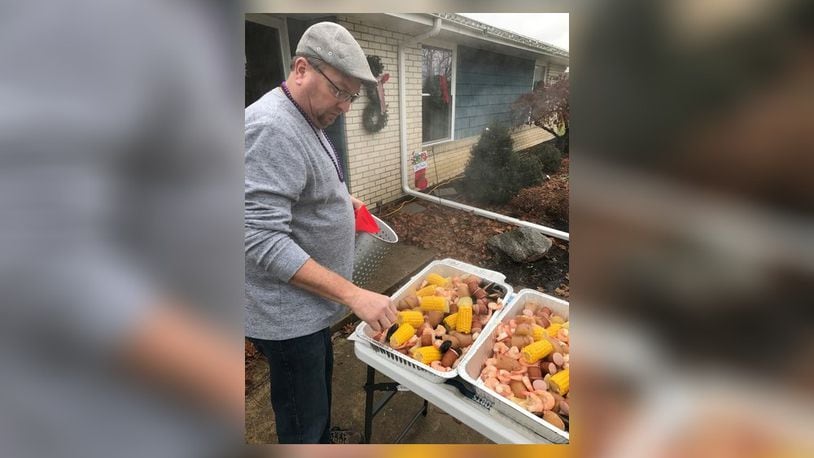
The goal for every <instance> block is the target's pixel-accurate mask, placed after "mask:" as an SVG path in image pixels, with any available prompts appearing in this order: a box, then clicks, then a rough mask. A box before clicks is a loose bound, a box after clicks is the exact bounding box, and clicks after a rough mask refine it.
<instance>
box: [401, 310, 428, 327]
mask: <svg viewBox="0 0 814 458" xmlns="http://www.w3.org/2000/svg"><path fill="white" fill-rule="evenodd" d="M397 323H398V324H404V323H409V324H410V326H412V327H414V328H415V329H418V328H420V327H421V325H422V324H424V314H423V313H421V312H419V311H418V310H405V311H402V312H399V317H398V321H397Z"/></svg>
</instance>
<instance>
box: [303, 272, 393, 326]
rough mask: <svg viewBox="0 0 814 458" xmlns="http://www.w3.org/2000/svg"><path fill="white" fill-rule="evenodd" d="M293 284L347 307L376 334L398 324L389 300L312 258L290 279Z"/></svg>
mask: <svg viewBox="0 0 814 458" xmlns="http://www.w3.org/2000/svg"><path fill="white" fill-rule="evenodd" d="M291 284H293V285H294V286H297V287H299V288H302V289H304V290H306V291H310V292H312V293H314V294H317V295H319V296H322V297H324V298H325V299H328V300H331V301H334V302H339V303H341V304H345V305H347V306H348V307H349V308H350V309H351V311H353V313H355V314H356V316H358V317H359V318H360V319H362V320H363V321H364V322H366V323H367V324H369V325H370V327H372V328H373V329H375V330H376V332H378V331H381V330H382V329H387V328H389V327H390V326H392V325H393V323H395V322H396V316H397V312H396V306H395V305H394V304H392V303H391V302H390V298H389V297H387V296H383V295H381V294H378V293H374V292H373V291H368V290H366V289H362V288H359V287H358V286H356V285H354V284H353V283H351V282H349V281H348V280H346V279H345V278H343V277H342V276H340V275H339V274H337V273H335V272H333V271H331V270H330V269H326V268H325V267H322V266H321V265H319V264H318V263H317V262H316V261H314V260H313V259H308V260H307V261H305V264H303V266H302V267H301V268H300V270H298V271H297V273H295V274H294V276H293V277H291Z"/></svg>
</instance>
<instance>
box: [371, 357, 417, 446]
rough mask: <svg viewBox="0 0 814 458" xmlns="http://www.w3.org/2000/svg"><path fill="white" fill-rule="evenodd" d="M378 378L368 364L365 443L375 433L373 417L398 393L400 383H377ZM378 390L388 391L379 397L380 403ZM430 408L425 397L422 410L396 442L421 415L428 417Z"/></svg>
mask: <svg viewBox="0 0 814 458" xmlns="http://www.w3.org/2000/svg"><path fill="white" fill-rule="evenodd" d="M375 378H376V371H375V369H373V368H372V367H371V366H367V383H365V387H364V388H365V437H364V443H365V444H369V443H370V439H371V436H372V435H373V417H375V416H376V414H378V413H379V412H381V410H382V409H383V408H384V406H385V405H386V404H387V403H388V402H390V400H391V399H392V398H393V396H395V395H396V393H398V387H399V384H398V383H394V382H390V383H375ZM377 391H385V392H388V393H387V395H386V396H385V397H384V398H382V399H379V402H378V403H375V402H374V401H375V399H374V396H375V393H376V392H377ZM428 408H429V402H428V401H427V400H426V399H424V402H423V404H422V406H421V410H419V411H418V412H417V413H416V414H415V416H413V418H412V419H411V420H410V422H409V423H408V424H407V426H406V427H405V428H404V429H403V430H402V431H401V433H400V434H399V435H398V437H397V438H396V440H395V443H400V442H401V440H402V439H403V438H404V436H405V435H406V434H407V432H408V431H409V430H410V428H412V426H413V425H414V424H415V422H416V421H417V420H418V418H419V417H422V416H424V417H426V416H427V411H428Z"/></svg>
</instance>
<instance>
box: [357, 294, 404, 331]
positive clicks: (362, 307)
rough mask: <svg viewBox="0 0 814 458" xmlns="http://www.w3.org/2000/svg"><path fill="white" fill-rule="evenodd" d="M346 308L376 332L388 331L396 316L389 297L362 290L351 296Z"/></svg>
mask: <svg viewBox="0 0 814 458" xmlns="http://www.w3.org/2000/svg"><path fill="white" fill-rule="evenodd" d="M348 307H350V309H351V310H353V313H355V314H356V316H358V317H359V318H360V319H361V320H362V321H364V322H366V323H367V324H368V325H370V327H371V328H373V330H375V331H376V332H379V331H382V330H386V329H388V328H389V327H390V326H392V325H393V323H395V322H396V317H397V316H398V314H397V312H396V306H395V305H394V304H393V303H392V302H391V301H390V298H389V297H387V296H383V295H381V294H378V293H374V292H373V291H368V290H366V289H362V288H357V291H356V293H355V294H354V295H353V296H351V299H350V300H349V301H348Z"/></svg>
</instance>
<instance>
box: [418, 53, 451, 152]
mask: <svg viewBox="0 0 814 458" xmlns="http://www.w3.org/2000/svg"><path fill="white" fill-rule="evenodd" d="M425 47H427V48H435V49H440V50H443V51H450V52H451V53H452V59H451V61H452V72H451V75H452V76H451V79H450V82H449V85H450V91H449V95H450V97H452V108H451V109H450V114H449V115H450V122H449V135H448V136H447V137H444V138H441V139H437V140H430V141H428V142H424V139H423V133H422V139H421V147H422V148H425V147H428V146H434V145H440V144H442V143H447V142H452V141H455V140H456V139H455V105H457V103H458V102H457V100H458V99H457V86H458V85H457V84H456V82H457V78H458V75H457V72H458V45H457V44H456V43H448V42H444V41H439V40H425V41H423V42H421V48H422V50H423V48H425ZM423 59H424V58H423V53H422V60H421V84H422V86H423V85H424V60H423ZM424 97H425V95H424V92H423V87H422V92H421V106H422V109H423V106H424ZM421 128H422V131H423V129H424V117H423V114H422V117H421Z"/></svg>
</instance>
